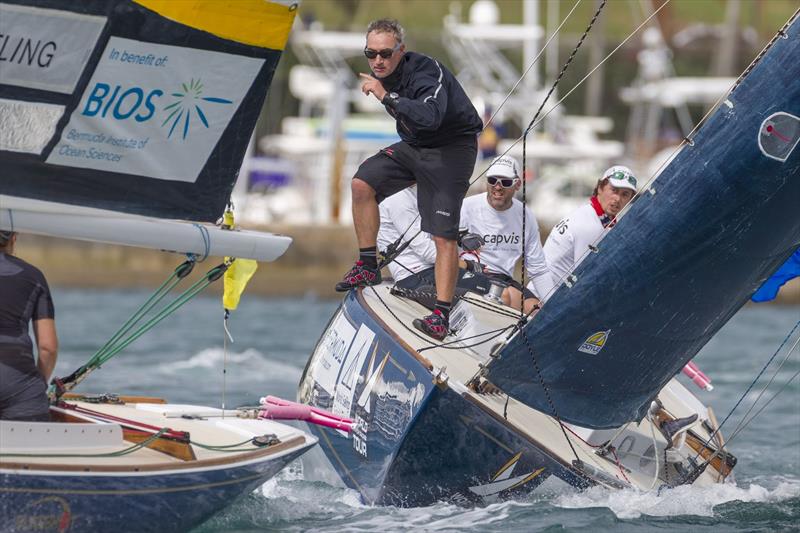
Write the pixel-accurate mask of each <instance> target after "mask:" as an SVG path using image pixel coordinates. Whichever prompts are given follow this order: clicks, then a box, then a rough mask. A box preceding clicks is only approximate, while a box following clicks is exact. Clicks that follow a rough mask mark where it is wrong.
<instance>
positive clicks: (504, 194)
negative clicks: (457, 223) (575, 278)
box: [461, 156, 554, 313]
mask: <svg viewBox="0 0 800 533" xmlns="http://www.w3.org/2000/svg"><path fill="white" fill-rule="evenodd" d="M521 184H522V180H521V177H520V172H519V165H518V164H517V161H516V160H515V159H514V158H513V157H510V156H502V157H500V158H498V159H497V160H495V162H494V163H492V166H490V167H489V170H487V171H486V193H485V194H484V193H481V194H476V195H474V196H470V197H469V198H466V199H465V200H464V203H463V204H462V206H461V227H462V228H467V230H468V231H470V232H472V233H477V234H478V235H481V236H482V237H483V239H484V241H485V244H484V245H483V246H482V247H481V249H480V250H479V251H476V252H469V253H463V254H462V259H464V260H470V261H475V262H477V263H478V265H479V268H480V270H481V271H482V272H483V273H484V274H485V275H487V276H488V277H489V278H493V279H497V280H500V281H503V282H505V283H507V284H508V287H507V288H506V289H505V290H504V291H503V296H502V297H503V301H504V302H505V303H506V305H510V306H512V307H515V308H517V309H519V308H520V304H521V302H520V300H521V299H522V296H523V295H524V298H525V304H524V310H525V312H526V313H529V312H530V311H531V310H533V308H534V305H536V304H537V303H539V301H544V300H545V299H546V298H547V297H548V296H549V294H550V291H551V289H552V288H553V286H554V283H553V279H552V278H551V275H550V270H549V269H548V267H547V263H546V261H545V257H544V253H543V252H542V244H541V241H540V239H539V225H538V224H537V222H536V217H534V215H533V212H532V211H531V210H530V209H529V208H527V207H525V206H523V205H522V202H520V201H519V200H517V199H516V198H514V193H516V192H517V190H519V188H520V185H521ZM523 213H525V235H523V234H522V216H523ZM523 241H524V243H525V247H524V250H525V256H526V257H525V268H526V270H527V272H526V274H527V276H528V277H529V278H530V282H529V283H528V285H527V287H525V288H523V287H522V285H521V284H520V282H519V281H517V280H515V279H514V269H515V267H516V264H517V261H518V260H519V259H520V258H521V257H522V252H523V246H522V244H523Z"/></svg>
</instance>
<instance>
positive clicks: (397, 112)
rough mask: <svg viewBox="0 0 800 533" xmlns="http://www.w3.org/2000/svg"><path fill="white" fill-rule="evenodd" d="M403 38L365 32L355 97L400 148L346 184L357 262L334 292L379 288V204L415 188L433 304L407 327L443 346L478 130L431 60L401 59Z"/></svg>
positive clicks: (456, 90) (460, 94)
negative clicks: (392, 124) (368, 99)
mask: <svg viewBox="0 0 800 533" xmlns="http://www.w3.org/2000/svg"><path fill="white" fill-rule="evenodd" d="M403 37H404V31H403V28H402V27H401V26H400V24H399V23H398V22H397V21H395V20H388V19H381V20H376V21H373V22H371V23H370V24H369V26H368V27H367V45H366V48H365V49H364V55H365V56H366V57H367V61H368V63H369V67H370V69H371V70H372V75H367V74H361V77H362V80H363V81H362V85H361V90H362V92H363V93H364V94H367V95H372V96H374V97H375V98H377V99H378V100H379V101H380V102H381V103H382V104H383V105H384V106H385V107H386V111H387V112H388V113H389V114H390V115H392V116H393V117H394V118H395V120H396V121H397V133H398V134H399V135H400V138H401V139H402V141H401V142H399V143H395V144H393V145H391V146H389V147H387V148H384V149H383V150H381V151H380V152H378V153H377V154H376V155H374V156H372V157H370V158H369V159H367V160H366V161H364V162H363V163H362V164H361V166H360V167H359V168H358V171H356V175H355V176H354V177H353V182H352V186H351V190H352V197H353V222H354V225H355V229H356V238H357V240H358V246H359V260H358V261H357V262H356V264H355V265H354V266H353V268H352V269H351V270H350V271H349V272H348V273H347V274H345V276H344V279H343V280H342V281H341V282H339V283H338V284H337V285H336V290H337V291H341V292H344V291H347V290H350V289H352V288H355V287H358V286H363V285H375V284H377V283H380V281H381V275H380V271H379V270H378V268H377V254H376V238H377V235H378V226H379V221H380V218H379V213H378V204H379V203H380V202H382V201H383V200H384V199H385V198H387V197H388V196H391V195H392V194H394V193H395V192H397V191H399V190H401V189H403V188H405V187H408V186H409V185H411V184H412V183H414V182H416V183H417V187H418V205H419V211H420V215H421V219H422V224H421V226H422V231H424V232H426V233H430V234H431V235H432V236H433V240H434V243H435V245H436V264H435V277H436V300H437V301H436V307H435V308H434V311H433V313H432V314H430V315H428V316H426V317H424V318H422V319H416V320H414V326H415V327H416V328H417V329H420V330H421V331H423V332H425V333H427V334H428V335H430V336H431V337H433V338H435V339H437V340H442V339H444V338H445V336H447V333H448V327H449V317H450V306H451V303H452V300H453V293H454V291H455V284H456V277H457V275H458V250H457V247H456V239H457V237H458V225H459V215H460V210H461V202H462V200H463V199H464V195H465V194H466V192H467V189H468V188H469V179H470V177H471V176H472V171H473V169H474V167H475V158H476V155H477V150H478V143H477V135H478V133H479V132H480V131H481V127H482V125H481V119H480V117H479V116H478V113H477V112H476V111H475V107H474V106H473V105H472V103H471V102H470V101H469V98H468V97H467V95H466V94H465V93H464V90H463V89H462V88H461V86H460V85H459V84H458V81H457V80H456V78H455V76H453V74H452V73H451V72H450V71H448V70H447V69H445V68H444V67H443V66H442V65H441V64H440V63H439V62H438V61H437V60H435V59H433V58H430V57H428V56H425V55H422V54H418V53H415V52H407V51H406V47H405V44H404V42H403Z"/></svg>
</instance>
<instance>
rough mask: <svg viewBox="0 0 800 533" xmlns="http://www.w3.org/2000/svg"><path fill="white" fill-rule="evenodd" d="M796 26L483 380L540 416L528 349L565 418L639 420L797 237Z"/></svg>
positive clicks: (601, 423)
mask: <svg viewBox="0 0 800 533" xmlns="http://www.w3.org/2000/svg"><path fill="white" fill-rule="evenodd" d="M798 26H800V24H798V22H797V19H796V18H795V20H794V21H793V22H792V24H791V25H790V26H789V27H788V28H786V29H785V33H786V38H779V39H777V40H776V42H775V43H774V44H773V46H772V47H771V48H770V49H769V50H768V51H767V53H766V54H765V55H764V57H762V58H761V59H760V61H759V62H758V63H757V64H756V65H755V67H754V68H753V70H752V71H751V72H750V73H749V75H748V76H746V77H745V78H744V79H743V80H742V81H741V83H740V84H739V86H738V87H737V88H736V89H735V91H734V92H733V93H732V94H731V95H729V96H728V104H726V105H722V106H720V107H719V108H718V109H717V110H716V111H715V112H714V113H713V114H712V116H711V117H710V118H709V121H708V122H707V123H706V124H705V125H704V126H703V127H702V128H701V129H700V130H699V132H698V133H697V135H696V136H695V137H694V139H693V141H694V142H693V144H692V145H691V146H685V147H684V148H683V149H682V150H681V151H680V153H679V154H678V155H677V156H676V157H675V159H674V160H673V161H672V162H671V163H670V164H669V166H668V167H667V168H666V169H664V171H663V172H662V174H661V175H660V176H659V177H658V179H657V180H656V181H655V182H654V183H653V186H652V190H653V191H655V192H654V194H651V193H650V192H645V193H643V194H642V195H641V196H640V197H639V198H638V199H637V201H636V202H635V203H633V204H632V205H631V206H630V208H629V209H628V211H627V213H625V215H624V216H623V217H622V218H621V220H620V221H619V223H618V224H617V225H616V226H615V228H614V229H613V230H612V231H611V232H609V233H608V234H607V235H606V236H605V237H604V238H603V239H602V240H601V241H600V243H599V246H598V250H599V251H598V253H596V254H589V256H588V257H587V258H586V259H585V260H584V261H583V262H582V263H581V264H580V265H579V266H578V267H577V268H576V269H575V271H574V275H575V277H576V281H575V283H573V284H572V286H571V287H567V286H566V285H562V286H561V287H559V289H558V290H557V291H556V292H555V293H554V295H553V296H552V297H551V298H550V299H549V300H548V302H547V304H546V305H545V306H544V308H543V309H542V310H541V311H540V312H539V313H538V314H537V315H536V317H535V318H534V319H533V321H532V322H531V323H530V324H529V325H528V326H527V327H526V328H525V329H524V330H523V331H522V332H521V333H520V334H519V335H518V336H517V337H516V338H515V339H513V340H512V341H511V342H510V343H509V345H508V346H507V347H506V348H505V349H504V350H503V351H502V352H501V353H500V357H499V358H498V359H497V360H495V361H493V362H492V363H491V364H490V366H489V369H488V379H489V380H490V381H491V382H492V383H494V384H495V385H497V386H499V387H501V388H502V389H503V390H504V391H505V392H507V393H509V394H510V395H511V396H513V397H515V398H517V399H518V400H520V401H522V402H524V403H526V404H528V405H530V406H532V407H534V408H536V409H539V410H541V411H543V412H546V413H548V414H550V413H551V411H552V407H551V405H550V403H549V402H548V401H547V395H546V394H545V391H544V390H542V387H541V385H540V376H539V375H538V373H537V372H536V369H535V366H534V364H533V363H534V361H533V360H534V358H535V359H536V362H537V363H538V367H539V368H540V369H541V374H542V375H541V380H542V381H544V383H545V385H546V387H547V389H548V392H549V395H550V397H551V398H552V401H553V405H554V406H555V409H556V411H557V414H558V416H559V417H560V418H561V419H562V420H564V421H567V422H570V423H574V424H577V425H580V426H584V427H589V428H611V427H618V426H620V425H622V424H625V423H626V422H629V421H632V420H639V419H641V418H642V417H643V416H644V414H645V412H646V409H647V407H648V406H649V403H650V401H651V400H652V399H653V398H654V396H655V395H656V394H657V392H658V391H659V390H661V389H662V388H663V386H664V385H665V384H666V383H667V382H668V381H669V379H670V378H672V377H673V376H674V375H675V374H676V373H678V372H679V371H680V370H681V368H682V367H683V365H684V364H685V363H686V362H687V361H689V360H690V359H691V358H692V357H694V356H695V355H696V354H697V352H698V351H699V350H700V349H701V348H702V347H703V346H704V345H705V344H706V343H707V342H708V340H709V339H710V338H711V337H712V336H713V335H714V334H715V333H716V332H717V331H718V330H719V328H720V327H722V325H724V324H725V323H726V322H727V321H728V320H729V319H730V317H731V316H732V315H733V314H734V313H735V312H736V311H737V310H738V309H739V308H740V307H741V306H742V305H744V303H745V302H746V301H747V300H748V299H749V297H750V296H751V295H752V294H753V292H754V291H756V290H757V289H758V287H759V286H760V285H761V284H762V283H763V281H764V280H765V279H767V278H768V277H769V276H770V275H771V273H772V272H774V271H775V270H776V269H777V268H779V267H780V265H781V264H783V262H784V261H785V260H786V258H788V257H789V256H790V255H791V254H792V253H793V252H794V251H795V250H796V249H797V248H798V246H800V209H798V205H800V203H799V202H800V150H798V149H797V144H798V142H797V141H798V139H800V118H798V117H800V79H798V77H797V71H796V65H797V64H798V61H800V37H799V36H798V33H800V31H799V30H800V29H799V28H798ZM523 336H524V337H525V338H523ZM529 347H530V349H529Z"/></svg>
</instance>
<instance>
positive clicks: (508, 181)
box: [486, 176, 519, 189]
mask: <svg viewBox="0 0 800 533" xmlns="http://www.w3.org/2000/svg"><path fill="white" fill-rule="evenodd" d="M518 179H519V178H498V177H495V176H487V177H486V181H488V182H489V185H491V186H492V187H494V186H495V185H497V183H498V182H500V186H501V187H503V188H504V189H510V188H511V187H513V186H514V182H515V181H517V180H518Z"/></svg>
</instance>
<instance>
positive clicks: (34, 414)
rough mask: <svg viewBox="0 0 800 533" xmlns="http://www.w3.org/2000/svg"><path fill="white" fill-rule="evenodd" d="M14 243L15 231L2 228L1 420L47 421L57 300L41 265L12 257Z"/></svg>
mask: <svg viewBox="0 0 800 533" xmlns="http://www.w3.org/2000/svg"><path fill="white" fill-rule="evenodd" d="M16 242H17V234H16V233H13V232H11V231H0V420H30V421H48V420H50V404H49V402H48V399H47V382H48V380H49V379H50V376H51V375H52V373H53V368H55V366H56V357H57V354H58V338H57V337H56V325H55V320H54V316H55V314H54V310H53V299H52V298H51V297H50V290H49V289H48V287H47V281H46V280H45V278H44V275H43V274H42V273H41V272H40V271H39V269H38V268H36V267H34V266H33V265H31V264H28V263H26V262H25V261H23V260H22V259H19V258H17V257H14V255H13V253H14V245H15V244H16ZM30 322H33V335H34V337H35V338H36V351H37V354H38V358H37V359H38V360H35V359H34V357H33V343H32V342H31V338H30V335H28V327H29V323H30Z"/></svg>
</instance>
